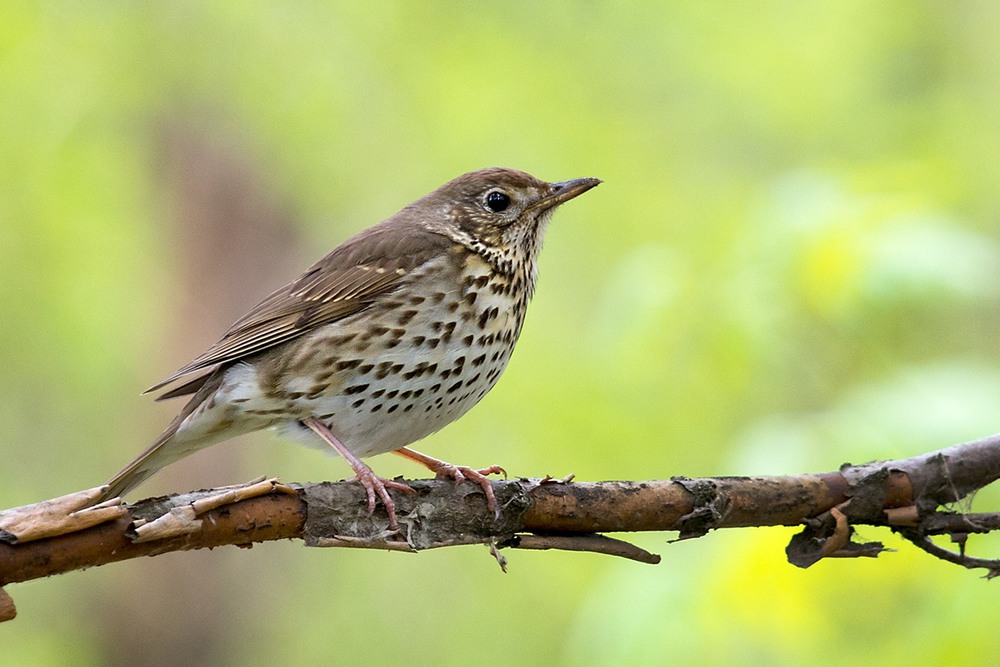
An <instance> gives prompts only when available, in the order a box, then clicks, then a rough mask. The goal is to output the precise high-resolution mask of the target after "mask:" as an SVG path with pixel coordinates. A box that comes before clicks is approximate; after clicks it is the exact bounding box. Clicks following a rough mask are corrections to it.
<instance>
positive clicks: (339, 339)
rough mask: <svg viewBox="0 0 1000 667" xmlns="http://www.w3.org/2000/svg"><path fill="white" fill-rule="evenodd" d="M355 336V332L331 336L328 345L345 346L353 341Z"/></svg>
mask: <svg viewBox="0 0 1000 667" xmlns="http://www.w3.org/2000/svg"><path fill="white" fill-rule="evenodd" d="M357 335H358V334H357V332H355V333H348V334H340V335H337V336H332V337H331V338H330V344H331V345H338V346H339V345H347V344H348V343H350V342H351V341H352V340H354V339H355V338H356V337H357Z"/></svg>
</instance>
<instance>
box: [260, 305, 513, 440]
mask: <svg viewBox="0 0 1000 667" xmlns="http://www.w3.org/2000/svg"><path fill="white" fill-rule="evenodd" d="M489 296H490V297H493V298H489V297H487V298H481V299H477V300H476V301H477V303H476V305H477V306H478V307H476V308H472V307H469V308H463V307H461V306H460V305H457V304H458V300H460V299H462V295H461V294H455V295H453V296H450V297H449V296H446V297H445V299H444V300H443V302H442V303H440V304H435V306H436V307H434V308H427V309H422V310H420V311H418V312H417V313H416V314H415V315H412V317H411V318H410V319H409V320H408V321H407V322H406V324H405V326H400V327H399V328H398V331H399V332H400V333H399V335H398V336H397V335H395V334H394V332H393V330H392V328H391V327H390V328H389V329H390V330H389V331H388V332H384V331H382V329H383V328H384V327H381V326H380V327H377V328H376V329H375V333H374V334H373V335H371V336H368V337H367V340H366V336H365V333H368V332H364V333H361V334H358V336H357V337H356V338H354V339H352V340H351V341H350V342H348V343H346V344H344V345H340V346H338V348H336V349H335V351H334V355H333V357H332V358H331V359H329V360H327V364H326V365H327V367H329V368H334V369H337V368H340V369H342V370H340V371H338V372H336V373H334V374H333V375H331V376H330V377H329V378H326V379H325V380H324V378H323V377H322V376H313V377H310V378H309V379H304V378H303V377H301V376H298V377H294V376H289V377H291V379H288V380H286V381H285V382H284V383H283V387H282V389H283V394H284V396H283V397H282V399H281V401H282V403H284V404H285V405H289V406H291V407H292V408H293V409H292V410H291V413H292V414H295V415H297V418H296V419H294V420H287V419H285V420H281V421H280V422H277V423H276V424H275V426H277V427H278V428H279V430H281V431H284V432H286V433H287V434H288V435H291V436H292V437H294V438H295V439H297V440H300V441H303V442H305V443H306V444H311V445H322V443H321V441H320V440H319V438H318V437H317V436H315V435H314V434H313V433H312V432H311V431H309V430H308V429H304V428H302V427H301V426H300V425H299V424H298V423H297V422H298V420H299V419H302V418H304V417H307V416H311V417H314V418H316V419H318V420H319V421H321V422H323V423H324V424H326V425H327V426H328V427H329V428H330V430H331V431H332V432H333V433H334V435H336V436H337V437H338V438H339V439H340V440H341V442H343V443H344V445H345V446H347V447H348V448H349V449H350V450H351V451H353V452H354V453H355V454H357V455H358V456H371V455H374V454H380V453H383V452H388V451H392V450H394V449H399V448H400V447H403V446H406V445H408V444H410V443H412V442H415V441H417V440H420V439H421V438H423V437H425V436H427V435H429V434H431V433H433V432H435V431H437V430H439V429H441V428H442V427H444V426H446V425H447V424H449V423H450V422H452V421H454V420H456V419H458V418H459V417H461V416H462V415H463V414H465V413H466V412H467V411H468V410H469V409H470V408H472V406H473V405H475V404H476V403H478V402H479V400H480V399H481V398H483V396H485V395H486V393H487V392H488V391H489V390H490V389H491V388H492V387H493V386H494V385H495V384H496V382H497V380H498V379H499V377H500V375H501V373H502V372H503V370H504V369H505V368H506V366H507V362H508V360H509V359H510V354H511V351H512V349H513V345H514V342H515V341H516V339H517V336H518V334H519V332H520V323H521V321H522V316H523V310H521V309H516V308H511V307H508V306H509V304H508V303H506V302H505V300H503V299H501V298H500V297H497V296H495V295H489ZM450 300H455V304H456V305H454V306H452V303H451V302H450ZM463 303H465V302H464V301H463ZM411 312H412V311H411ZM442 313H447V316H446V317H442V316H441V314H442ZM368 315H369V317H368V321H372V320H373V319H376V320H377V319H380V318H372V317H371V313H369V314H368ZM382 319H384V318H382ZM352 324H353V323H352V322H351V321H350V320H349V319H348V320H344V321H343V322H338V323H336V324H334V325H331V326H330V327H328V328H327V330H326V331H325V332H324V331H320V332H317V334H316V336H315V337H314V340H313V341H312V342H311V344H312V345H315V346H316V347H315V349H323V350H325V351H326V352H327V353H329V352H330V351H331V346H330V345H329V344H328V340H329V339H330V338H334V337H337V336H343V335H344V331H345V330H350V328H351V326H352ZM324 336H326V337H327V338H326V340H324ZM304 354H308V350H305V351H304Z"/></svg>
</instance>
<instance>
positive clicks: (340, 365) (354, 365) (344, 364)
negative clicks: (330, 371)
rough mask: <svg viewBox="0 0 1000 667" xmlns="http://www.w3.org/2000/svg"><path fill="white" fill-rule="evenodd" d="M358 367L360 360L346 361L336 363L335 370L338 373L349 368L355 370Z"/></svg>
mask: <svg viewBox="0 0 1000 667" xmlns="http://www.w3.org/2000/svg"><path fill="white" fill-rule="evenodd" d="M360 365H361V360H360V359H350V360H348V361H338V362H337V370H338V371H346V370H349V369H351V368H357V367H358V366H360Z"/></svg>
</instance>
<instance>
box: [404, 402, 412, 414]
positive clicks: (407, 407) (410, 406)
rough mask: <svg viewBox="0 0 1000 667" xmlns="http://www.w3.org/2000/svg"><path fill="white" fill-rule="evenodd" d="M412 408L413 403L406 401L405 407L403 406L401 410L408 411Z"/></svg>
mask: <svg viewBox="0 0 1000 667" xmlns="http://www.w3.org/2000/svg"><path fill="white" fill-rule="evenodd" d="M412 409H413V403H407V404H406V407H405V408H403V412H409V411H410V410H412Z"/></svg>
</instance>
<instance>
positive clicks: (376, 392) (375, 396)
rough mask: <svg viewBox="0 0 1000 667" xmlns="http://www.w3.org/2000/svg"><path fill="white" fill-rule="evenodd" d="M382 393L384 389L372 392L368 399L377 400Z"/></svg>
mask: <svg viewBox="0 0 1000 667" xmlns="http://www.w3.org/2000/svg"><path fill="white" fill-rule="evenodd" d="M384 393H385V389H377V390H375V391H373V392H372V393H371V394H370V397H371V398H379V397H380V396H381V395H382V394H384Z"/></svg>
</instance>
